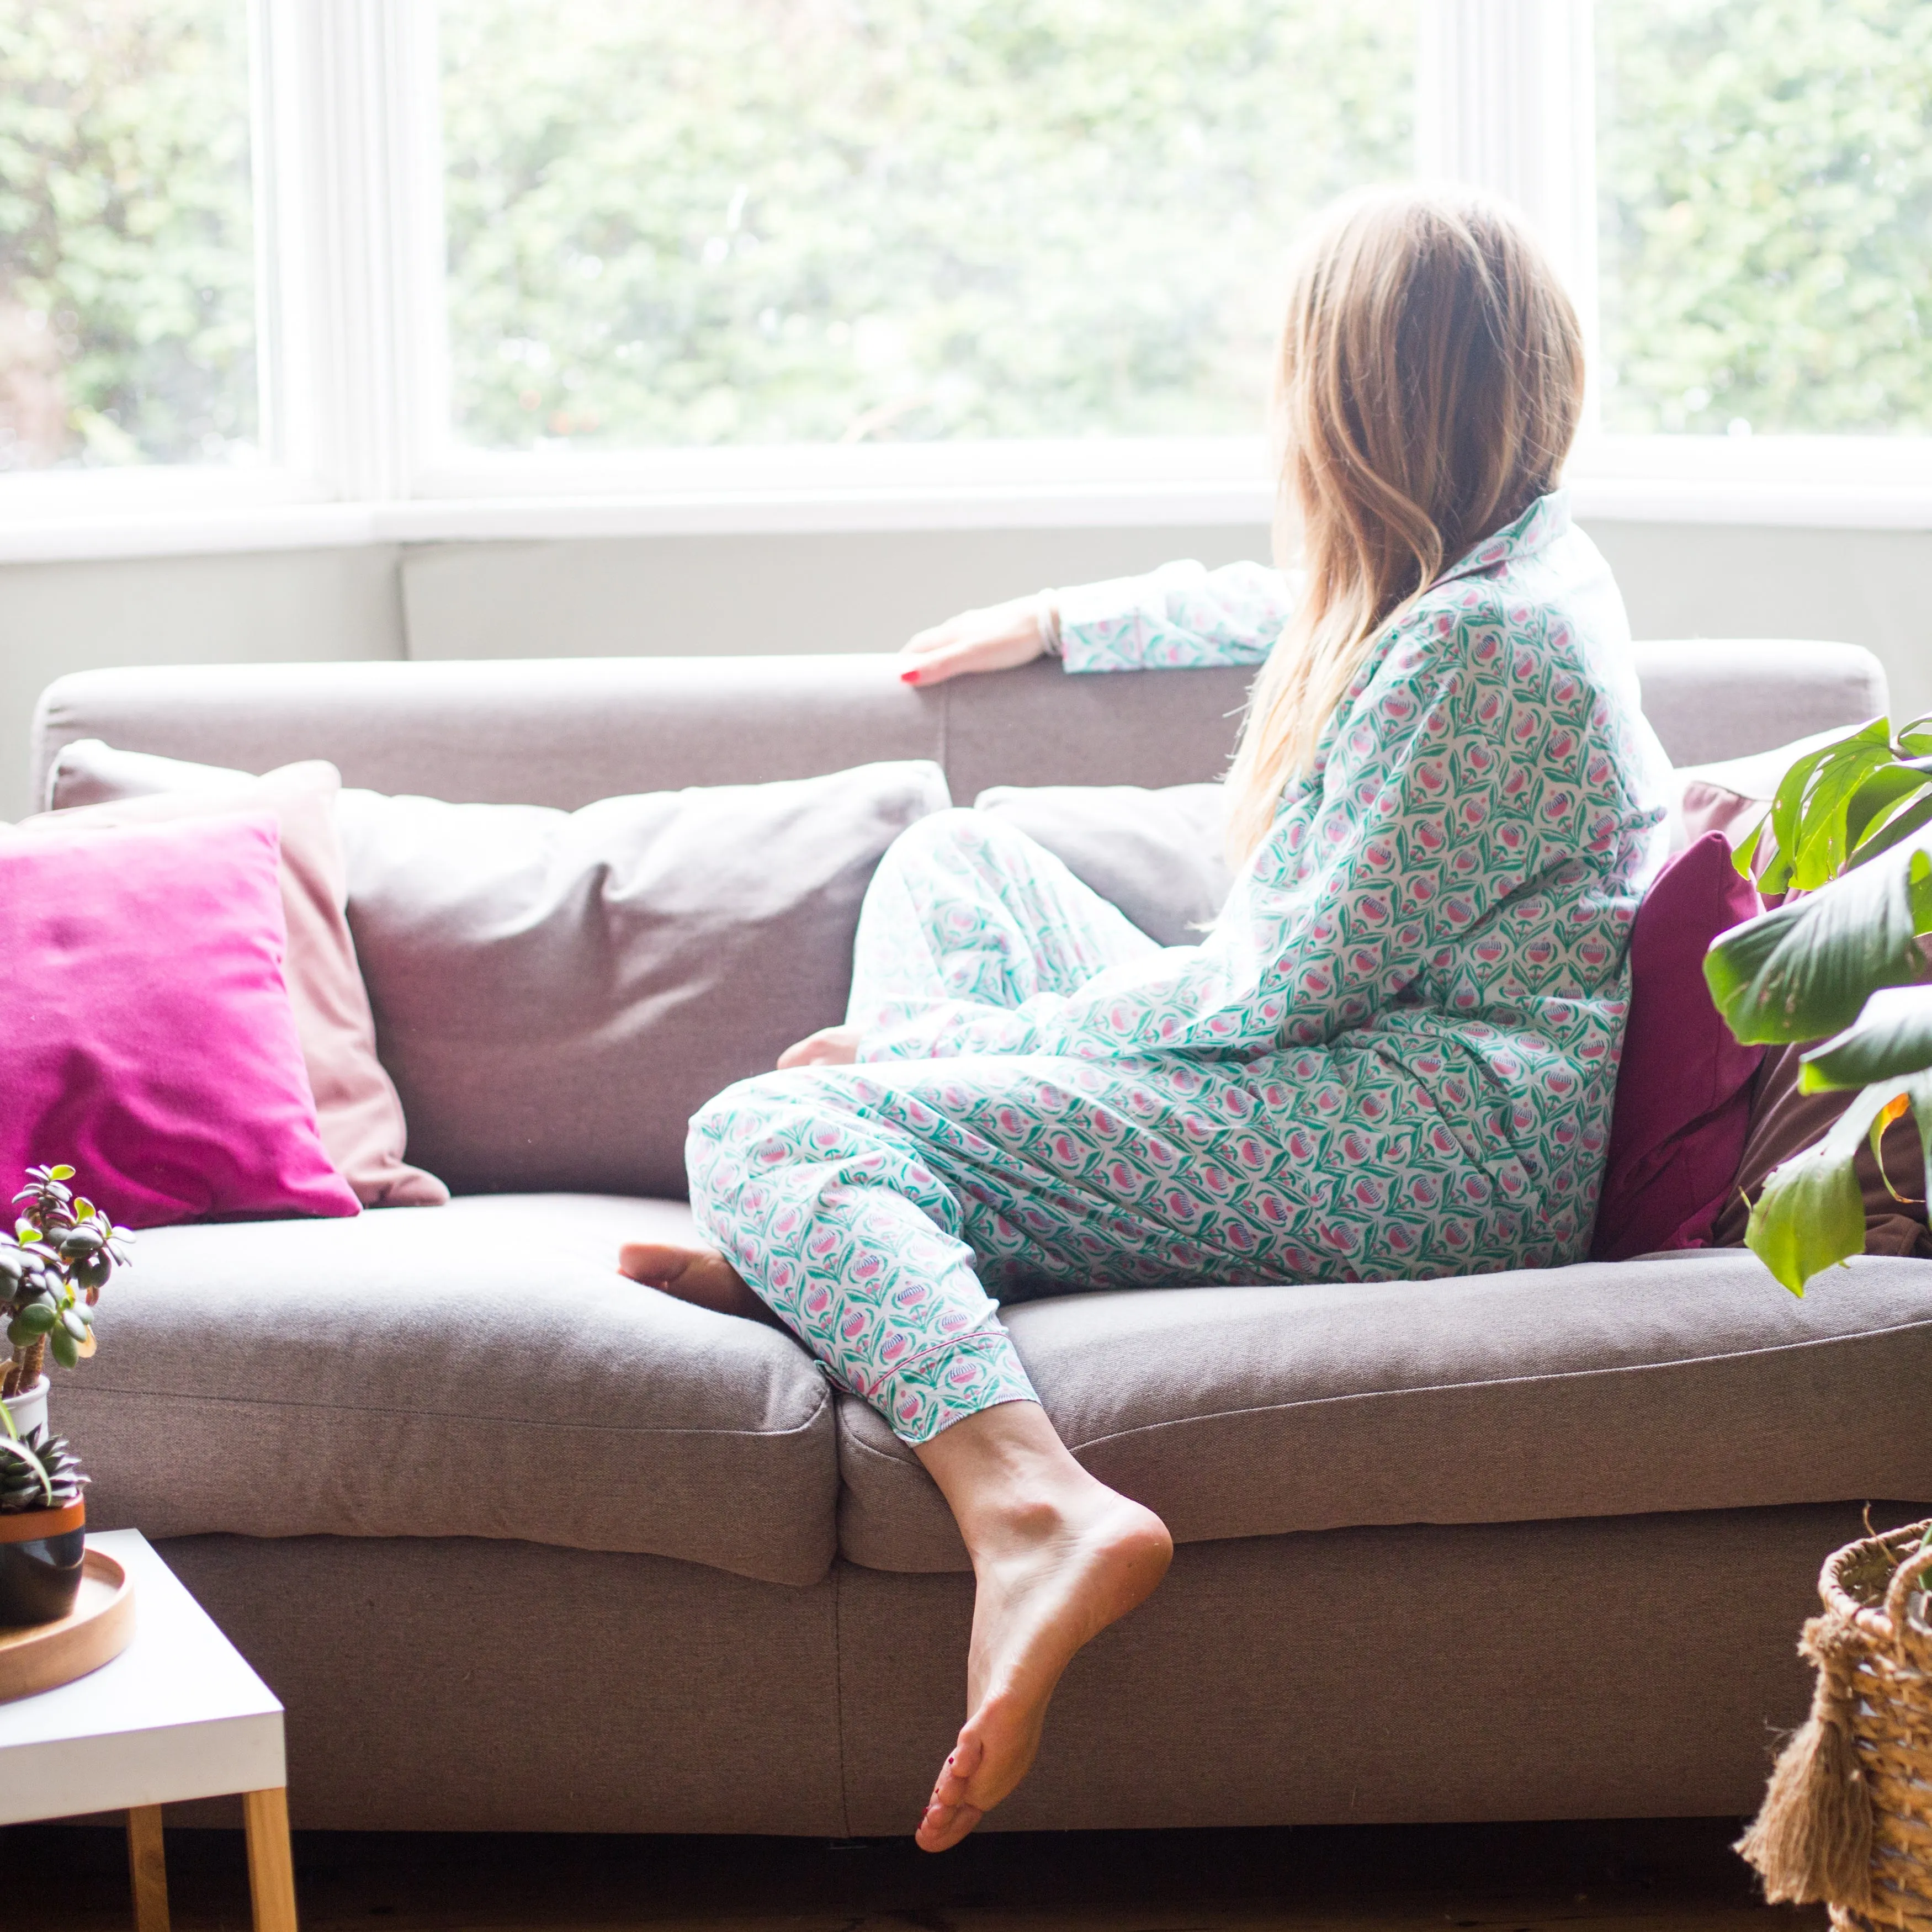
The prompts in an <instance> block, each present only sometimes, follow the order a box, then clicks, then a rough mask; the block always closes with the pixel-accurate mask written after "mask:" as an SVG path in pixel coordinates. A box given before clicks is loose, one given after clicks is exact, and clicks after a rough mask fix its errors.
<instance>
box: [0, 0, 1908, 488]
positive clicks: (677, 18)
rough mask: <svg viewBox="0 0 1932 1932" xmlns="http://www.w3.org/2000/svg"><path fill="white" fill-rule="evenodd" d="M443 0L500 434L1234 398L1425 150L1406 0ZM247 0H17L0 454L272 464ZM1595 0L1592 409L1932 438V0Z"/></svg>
mask: <svg viewBox="0 0 1932 1932" xmlns="http://www.w3.org/2000/svg"><path fill="white" fill-rule="evenodd" d="M318 4H321V0H318ZM412 4H417V5H425V6H428V5H431V4H433V0H412ZM441 11H442V16H443V39H444V74H443V99H442V110H443V121H444V131H445V136H446V145H447V149H448V156H449V165H448V169H447V173H446V190H447V195H448V229H449V244H450V249H449V266H450V277H449V310H450V317H451V338H452V362H453V369H454V375H455V404H456V416H457V426H458V430H459V432H460V434H463V435H464V436H466V437H468V438H469V439H470V440H473V441H475V442H476V443H481V444H484V445H485V446H496V447H502V448H529V447H533V446H561V445H565V444H568V445H571V446H590V447H621V446H627V445H631V446H634V445H638V444H651V443H659V444H670V445H676V444H694V443H695V444H703V443H745V442H754V441H763V440H788V441H793V442H802V441H811V440H841V439H847V440H853V441H859V440H878V439H889V438H933V437H980V436H1019V437H1026V436H1084V435H1113V434H1217V433H1221V432H1225V431H1248V430H1251V429H1253V428H1254V427H1255V426H1256V421H1257V418H1258V416H1259V407H1260V402H1261V398H1262V395H1263V394H1264V393H1265V383H1266V377H1267V367H1268V356H1269V349H1270V343H1271V336H1272V334H1273V332H1274V327H1275V324H1276V321H1277V307H1278V305H1279V302H1280V268H1281V264H1282V260H1283V254H1284V252H1285V250H1286V245H1287V243H1288V242H1289V239H1290V237H1291V236H1292V231H1293V230H1294V229H1295V227H1296V226H1297V225H1298V223H1299V222H1300V221H1301V219H1302V218H1303V217H1304V215H1305V214H1307V212H1308V211H1310V210H1311V209H1313V208H1315V207H1316V206H1318V205H1319V204H1320V203H1322V202H1324V201H1325V200H1326V199H1328V197H1329V196H1331V195H1332V194H1333V193H1335V192H1337V190H1340V189H1342V188H1343V187H1347V186H1349V185H1351V184H1353V183H1355V182H1357V181H1364V180H1375V179H1379V178H1390V177H1394V176H1398V175H1403V174H1406V172H1409V168H1410V166H1411V159H1412V105H1413V95H1414V75H1413V53H1414V42H1415V22H1416V0H1352V4H1351V5H1349V6H1347V7H1323V6H1318V5H1314V4H1313V0H1196V4H1193V5H1189V6H1187V7H1178V6H1170V5H1160V4H1157V0H699V4H696V5H691V4H688V0H685V4H682V5H673V4H671V0H550V4H547V5H535V4H532V0H445V4H444V5H443V7H442V10H441ZM246 12H247V9H246V6H245V0H0V469H21V468H37V467H40V466H46V465H50V464H64V465H89V464H118V463H136V462H183V461H187V462H193V461H208V460H236V459H246V458H248V456H249V455H251V453H252V452H253V450H254V446H255V445H256V443H257V441H258V440H259V435H260V427H259V424H258V421H257V401H256V381H255V353H256V348H255V320H254V309H255V294H256V291H255V275H254V233H253V229H254V221H253V209H252V198H251V186H250V181H249V116H248V47H247V43H246V42H247V35H246V28H245V17H246ZM1595 15H1596V23H1597V27H1596V30H1597V34H1598V43H1599V69H1600V72H1601V76H1602V80H1603V91H1602V95H1601V101H1600V109H1599V166H1600V174H1601V185H1602V189H1603V196H1602V205H1603V209H1604V232H1603V261H1602V268H1603V275H1602V284H1603V297H1604V301H1603V320H1604V329H1603V346H1604V352H1605V353H1604V358H1603V364H1604V367H1603V370H1602V374H1603V376H1604V398H1605V419H1606V423H1607V427H1609V428H1612V429H1616V430H1627V431H1702V432H1718V433H1721V432H1724V431H1726V430H1736V431H1739V432H1740V433H1741V432H1742V431H1743V430H1744V429H1745V428H1747V427H1748V428H1750V429H1751V430H1752V431H1756V432H1758V433H1764V432H1767V431H1772V432H1777V431H1820V432H1826V433H1832V432H1854V433H1861V434H1876V433H1885V432H1891V431H1899V432H1907V433H1912V434H1932V346H1928V334H1927V332H1928V329H1932V321H1928V305H1932V282H1929V281H1928V275H1932V271H1928V263H1932V139H1928V127H1927V120H1928V115H1932V6H1928V5H1925V4H1924V0H1599V4H1598V7H1597V8H1596V10H1595Z"/></svg>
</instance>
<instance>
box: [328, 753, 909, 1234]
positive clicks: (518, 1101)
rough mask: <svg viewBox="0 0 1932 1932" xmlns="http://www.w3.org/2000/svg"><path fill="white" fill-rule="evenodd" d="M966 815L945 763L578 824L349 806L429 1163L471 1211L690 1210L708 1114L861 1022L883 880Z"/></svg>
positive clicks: (353, 917) (555, 818)
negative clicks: (884, 862)
mask: <svg viewBox="0 0 1932 1932" xmlns="http://www.w3.org/2000/svg"><path fill="white" fill-rule="evenodd" d="M946 804H947V790H946V781H945V780H944V778H943V777H941V775H940V771H939V768H938V766H937V765H935V764H931V763H925V762H922V761H907V762H904V763H890V764H877V765H862V766H858V767H857V768H856V769H853V770H851V771H846V772H835V773H833V774H832V775H830V776H829V777H826V778H796V779H791V780H787V781H784V782H782V783H778V784H761V785H715V786H709V787H694V788H693V789H691V790H688V791H680V792H650V793H640V794H638V795H637V796H632V797H627V798H608V799H602V800H600V801H599V802H598V803H596V804H594V805H585V806H583V808H581V809H580V810H578V811H574V812H565V811H556V810H554V809H553V808H550V807H548V806H543V805H450V804H446V803H444V802H442V801H440V800H439V799H429V798H412V797H407V796H402V797H393V798H392V797H388V796H384V795H383V794H382V793H377V792H371V791H358V790H350V791H345V792H344V793H343V794H342V798H341V805H340V806H339V808H338V823H340V825H341V829H342V834H343V843H344V848H345V849H346V850H347V853H348V859H349V917H350V925H351V926H353V929H354V930H355V934H356V951H357V953H358V954H359V956H360V957H361V959H362V973H363V977H364V978H365V980H366V981H367V982H368V988H369V997H370V1000H371V1004H373V1005H374V1008H375V1011H376V1025H377V1042H378V1044H379V1045H380V1047H381V1049H382V1054H383V1061H384V1063H385V1064H386V1065H387V1067H389V1071H390V1073H392V1075H393V1076H395V1082H396V1085H397V1087H398V1089H399V1091H401V1094H402V1097H403V1106H404V1109H405V1111H406V1112H407V1114H408V1115H409V1122H410V1145H411V1148H412V1149H413V1151H414V1153H415V1154H416V1157H417V1158H418V1159H419V1160H422V1161H423V1162H424V1163H425V1164H426V1165H427V1166H429V1167H431V1168H432V1169H434V1170H435V1172H437V1173H438V1174H440V1175H442V1176H443V1178H444V1179H445V1180H446V1181H448V1182H449V1184H450V1186H451V1187H453V1188H454V1189H455V1190H457V1191H458V1193H466V1192H474V1191H479V1190H492V1189H504V1190H518V1191H525V1192H528V1191H536V1190H545V1189H558V1190H579V1189H581V1190H591V1191H596V1190H601V1191H604V1192H606V1193H616V1194H653V1195H673V1196H674V1195H681V1194H682V1193H683V1192H684V1189H685V1178H684V1138H685V1127H686V1124H687V1123H688V1121H689V1119H690V1117H691V1114H692V1112H694V1110H695V1109H697V1107H699V1106H701V1105H702V1104H703V1103H704V1102H705V1101H706V1100H709V1099H710V1098H711V1097H712V1095H713V1094H716V1093H717V1092H718V1091H719V1090H720V1089H721V1088H724V1087H727V1086H729V1085H730V1084H731V1082H733V1081H734V1080H740V1079H744V1078H745V1076H748V1075H749V1074H753V1073H765V1072H768V1071H769V1070H770V1068H771V1067H772V1064H774V1063H775V1061H776V1060H777V1058H778V1055H779V1054H781V1052H784V1049H785V1048H787V1046H790V1045H791V1044H792V1043H793V1041H794V1040H800V1039H802V1038H803V1037H804V1036H805V1034H808V1033H811V1032H813V1031H815V1030H816V1029H817V1028H820V1027H823V1026H829V1025H834V1024H835V1023H836V1022H838V1021H839V1020H841V1019H843V1018H844V1012H845V1001H846V997H847V993H848V992H849V990H850V985H851V976H852V941H853V934H854V933H855V932H856V930H857V927H858V920H859V901H860V900H861V899H862V898H863V896H864V895H865V886H866V884H867V883H868V881H869V880H870V879H871V876H872V872H873V870H874V867H876V866H877V864H878V862H879V859H880V856H881V855H882V854H883V852H884V851H885V849H886V847H887V846H888V845H889V844H891V843H892V840H893V839H894V838H896V837H897V836H898V834H899V833H900V832H901V831H903V830H904V829H905V827H906V826H908V825H910V824H911V823H913V820H916V819H919V818H922V817H925V816H926V814H928V813H929V812H932V811H939V810H941V809H942V808H944V806H945V805H946Z"/></svg>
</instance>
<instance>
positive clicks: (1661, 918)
mask: <svg viewBox="0 0 1932 1932" xmlns="http://www.w3.org/2000/svg"><path fill="white" fill-rule="evenodd" d="M1759 910H1760V900H1759V898H1758V895H1757V892H1755V891H1754V889H1753V888H1752V886H1751V881H1750V880H1748V879H1742V878H1740V877H1739V876H1738V874H1737V870H1736V867H1734V866H1733V865H1732V863H1731V847H1730V842H1729V841H1727V839H1726V838H1725V837H1724V834H1723V833H1722V832H1706V834H1705V835H1703V837H1702V838H1700V839H1698V840H1697V842H1696V843H1695V844H1692V845H1690V846H1688V847H1686V848H1685V850H1683V851H1682V852H1680V853H1679V854H1678V855H1677V856H1676V858H1674V859H1672V860H1671V862H1670V864H1669V865H1667V866H1665V868H1664V870H1663V871H1661V873H1660V874H1658V879H1657V883H1655V885H1654V886H1652V887H1651V889H1650V890H1649V893H1648V894H1647V895H1646V896H1645V898H1644V901H1643V904H1642V905H1641V906H1640V907H1638V908H1637V920H1636V923H1635V925H1634V926H1633V928H1632V929H1631V1012H1630V1022H1629V1024H1628V1026H1627V1027H1626V1028H1625V1032H1624V1050H1623V1058H1622V1063H1621V1064H1620V1065H1619V1067H1618V1070H1617V1096H1616V1112H1615V1113H1614V1115H1613V1118H1612V1120H1611V1122H1610V1157H1609V1160H1608V1163H1607V1166H1606V1167H1605V1169H1604V1191H1603V1196H1602V1199H1601V1201H1600V1202H1598V1208H1597V1235H1596V1241H1595V1245H1594V1247H1592V1255H1593V1256H1594V1258H1595V1259H1597V1260H1598V1261H1607V1262H1616V1261H1624V1260H1627V1259H1628V1258H1629V1257H1630V1256H1632V1255H1641V1254H1649V1253H1653V1252H1654V1251H1655V1250H1658V1249H1660V1248H1684V1247H1703V1245H1704V1243H1705V1241H1706V1238H1707V1237H1708V1236H1709V1232H1710V1229H1711V1224H1712V1222H1713V1221H1714V1220H1715V1219H1716V1218H1717V1215H1718V1211H1719V1210H1720V1209H1721V1208H1722V1207H1723V1206H1724V1203H1725V1202H1726V1201H1727V1199H1729V1198H1730V1192H1731V1189H1732V1186H1733V1182H1734V1181H1735V1179H1736V1175H1737V1172H1738V1163H1739V1161H1740V1160H1742V1158H1743V1157H1744V1151H1745V1136H1746V1135H1747V1134H1748V1133H1749V1132H1750V1130H1751V1082H1752V1081H1753V1079H1754V1077H1755V1076H1756V1075H1757V1069H1758V1063H1759V1061H1760V1060H1762V1059H1763V1057H1764V1049H1763V1048H1762V1047H1757V1046H1739V1044H1738V1043H1737V1042H1736V1040H1733V1038H1732V1037H1731V1031H1730V1028H1728V1027H1727V1026H1726V1025H1725V1024H1724V1021H1723V1019H1721V1017H1720V1016H1719V1014H1718V1010H1717V1008H1716V1007H1715V1006H1714V1005H1713V1004H1712V1001H1711V994H1710V989H1709V987H1708V986H1706V984H1705V981H1704V955H1705V954H1706V952H1708V951H1709V950H1710V945H1711V942H1712V940H1714V939H1715V938H1717V936H1718V934H1720V933H1721V932H1729V931H1730V929H1731V928H1732V927H1733V926H1741V925H1742V924H1743V923H1744V922H1745V920H1746V919H1751V918H1753V917H1754V916H1756V915H1757V913H1758V911H1759Z"/></svg>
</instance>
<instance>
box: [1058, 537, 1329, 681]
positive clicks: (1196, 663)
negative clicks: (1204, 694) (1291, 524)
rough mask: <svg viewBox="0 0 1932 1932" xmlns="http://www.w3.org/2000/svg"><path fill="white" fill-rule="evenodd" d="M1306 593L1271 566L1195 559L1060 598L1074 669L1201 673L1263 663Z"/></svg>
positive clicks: (1064, 651)
mask: <svg viewBox="0 0 1932 1932" xmlns="http://www.w3.org/2000/svg"><path fill="white" fill-rule="evenodd" d="M1297 588H1298V586H1296V585H1295V583H1292V581H1291V580H1289V578H1287V577H1284V576H1283V574H1282V573H1281V572H1280V571H1278V570H1273V569H1271V568H1269V567H1268V565H1266V564H1265V563H1229V564H1224V565H1223V566H1222V567H1221V568H1220V569H1219V570H1204V569H1203V568H1202V566H1201V565H1199V564H1198V563H1196V562H1192V561H1191V560H1190V561H1189V562H1184V563H1166V564H1163V565H1161V567H1160V569H1158V570H1157V571H1151V572H1150V573H1149V574H1148V575H1147V576H1145V577H1115V578H1112V580H1109V581H1108V582H1106V583H1083V584H1080V585H1078V586H1076V587H1075V588H1073V589H1068V590H1062V591H1060V592H1056V593H1055V595H1056V601H1057V602H1058V607H1059V616H1060V643H1061V651H1060V654H1061V656H1062V657H1063V658H1065V660H1066V661H1067V669H1068V670H1177V669H1178V670H1199V669H1200V668H1201V667H1203V666H1204V665H1208V664H1259V663H1260V662H1261V661H1262V659H1263V658H1265V657H1266V656H1267V655H1268V652H1270V651H1271V650H1272V649H1274V644H1275V640H1276V639H1277V638H1278V637H1280V635H1281V633H1282V629H1283V626H1284V625H1286V623H1287V622H1288V620H1289V617H1290V616H1292V614H1293V613H1294V610H1295V592H1296V589H1297Z"/></svg>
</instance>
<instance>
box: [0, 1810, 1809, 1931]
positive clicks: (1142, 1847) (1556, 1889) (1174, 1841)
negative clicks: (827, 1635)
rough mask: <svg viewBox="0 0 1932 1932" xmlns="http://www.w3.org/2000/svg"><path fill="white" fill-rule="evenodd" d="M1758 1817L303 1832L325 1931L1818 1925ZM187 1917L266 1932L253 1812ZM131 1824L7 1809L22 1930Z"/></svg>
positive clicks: (224, 1845) (196, 1859)
mask: <svg viewBox="0 0 1932 1932" xmlns="http://www.w3.org/2000/svg"><path fill="white" fill-rule="evenodd" d="M1737 1832H1738V1824H1737V1821H1736V1820H1730V1819H1719V1820H1701V1819H1699V1820H1670V1821H1668V1822H1664V1823H1615V1824H1590V1825H1517V1826H1408V1827H1403V1828H1400V1829H1394V1828H1385V1827H1370V1826H1356V1827H1349V1828H1346V1829H1322V1830H1307V1831H1281V1832H1131V1833H1128V1832H1123V1833H1107V1834H1098V1835H1086V1834H1079V1835H1076V1834H1066V1835H1059V1834H1055V1835H1025V1834H1012V1835H1002V1834H993V1833H989V1834H985V1835H982V1836H980V1837H979V1838H974V1839H972V1840H971V1841H968V1843H967V1844H965V1846H962V1847H961V1848H960V1849H959V1850H957V1851H956V1852H950V1853H948V1854H947V1855H945V1856H944V1857H943V1858H927V1857H925V1856H924V1855H922V1854H921V1853H920V1852H918V1851H916V1850H915V1849H913V1847H912V1846H911V1845H910V1843H907V1842H906V1841H886V1840H879V1839H873V1840H863V1841H856V1842H853V1843H844V1844H838V1843H834V1844H827V1843H826V1842H825V1841H823V1840H822V1839H781V1838H589V1837H586V1838H553V1837H511V1838H486V1837H475V1838H469V1837H462V1838H459V1837H410V1836H380V1835H374V1834H370V1835H362V1834H354V1835H352V1834H346V1833H344V1834H338V1833H328V1832H315V1833H311V1834H308V1835H302V1836H299V1837H298V1838H297V1839H296V1884H297V1888H298V1891H299V1898H300V1903H301V1911H302V1926H303V1928H304V1932H346V1929H347V1927H352V1926H353V1927H357V1928H359V1932H486V1928H487V1932H614V1928H619V1927H652V1928H657V1932H664V1928H670V1927H677V1928H685V1927H689V1928H691V1932H1059V1928H1062V1927H1065V1928H1068V1932H1249V1928H1255V1932H1259V1928H1262V1927H1293V1928H1296V1932H1330V1929H1331V1928H1333V1932H1358V1928H1359V1932H1372V1929H1373V1932H1383V1928H1388V1927H1403V1928H1408V1927H1415V1928H1418V1932H1420V1928H1423V1927H1428V1928H1431V1932H1475V1929H1477V1928H1480V1932H1492V1928H1493V1932H1543V1928H1545V1927H1566V1928H1573V1932H1574V1928H1586V1932H1587V1928H1589V1927H1595V1926H1604V1927H1614V1928H1616V1929H1617V1932H1745V1928H1747V1927H1749V1928H1754V1932H1775V1929H1776V1928H1781V1932H1819V1928H1821V1927H1823V1925H1824V1923H1825V1915H1824V1914H1823V1912H1822V1911H1821V1910H1812V1909H1808V1910H1804V1911H1797V1910H1793V1909H1790V1908H1778V1909H1773V1908H1772V1907H1769V1906H1766V1905H1764V1904H1763V1903H1761V1902H1760V1901H1759V1900H1757V1897H1756V1896H1755V1894H1754V1891H1753V1889H1752V1886H1751V1879H1750V1874H1749V1873H1748V1872H1747V1871H1746V1870H1745V1868H1744V1867H1743V1866H1742V1865H1741V1864H1739V1862H1738V1861H1737V1860H1736V1858H1734V1857H1733V1855H1732V1854H1731V1852H1730V1849H1729V1846H1730V1841H1732V1840H1733V1838H1736V1835H1737ZM168 1860H169V1877H170V1881H171V1885H170V1888H171V1891H172V1905H173V1916H174V1926H175V1932H245V1928H246V1927H248V1924H249V1917H248V1881H247V1877H246V1873H245V1867H244V1863H243V1857H242V1842H241V1835H240V1834H239V1832H234V1833H230V1832H207V1831H200V1832H192V1831H176V1832H170V1833H169V1838H168ZM128 1912H129V1906H128V1894H127V1865H126V1858H125V1853H124V1841H123V1840H122V1838H121V1836H120V1835H119V1834H118V1833H117V1832H113V1831H110V1830H103V1829H98V1828H95V1827H81V1826H26V1825H17V1826H9V1827H6V1828H4V1829H0V1927H5V1932H107V1928H109V1927H113V1928H115V1932H120V1928H124V1927H127V1925H128V1924H129V1923H130V1920H129V1916H128Z"/></svg>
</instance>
